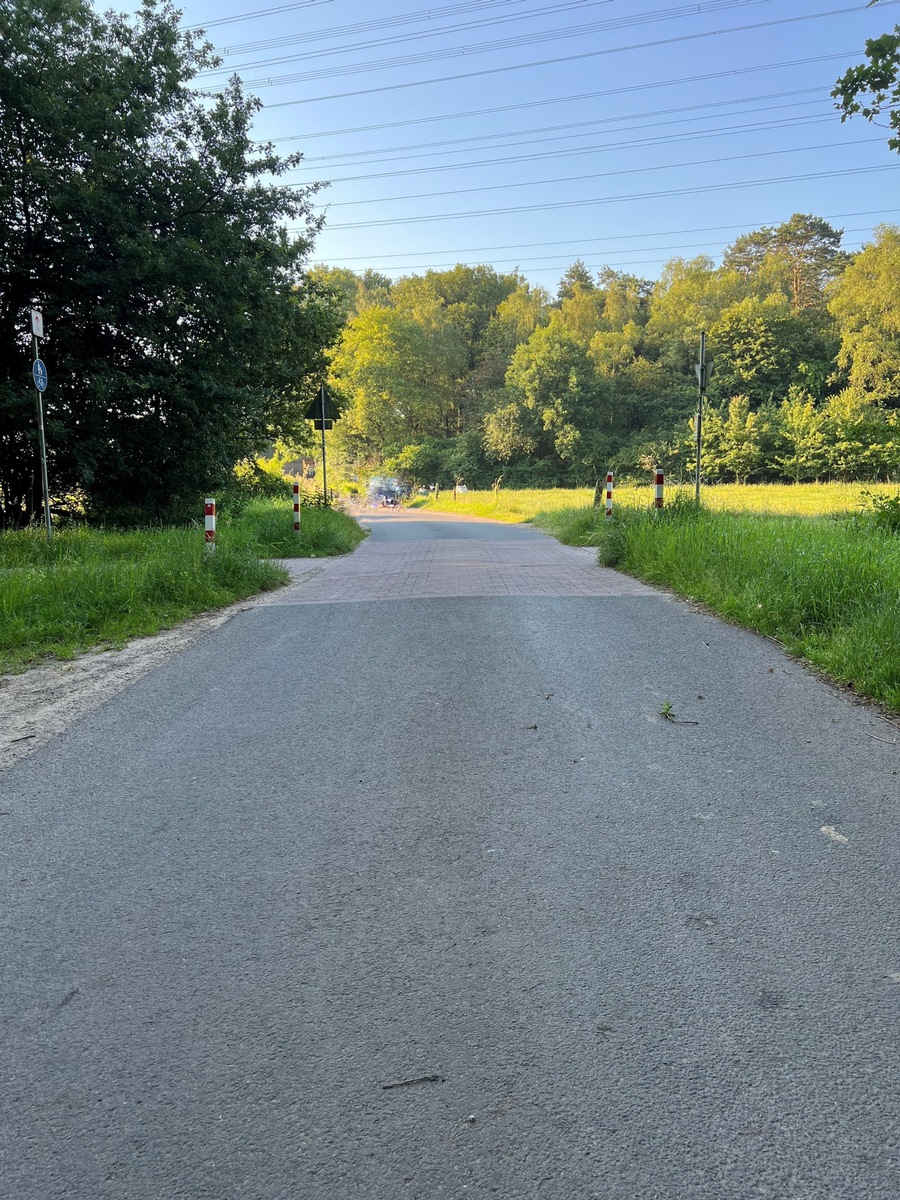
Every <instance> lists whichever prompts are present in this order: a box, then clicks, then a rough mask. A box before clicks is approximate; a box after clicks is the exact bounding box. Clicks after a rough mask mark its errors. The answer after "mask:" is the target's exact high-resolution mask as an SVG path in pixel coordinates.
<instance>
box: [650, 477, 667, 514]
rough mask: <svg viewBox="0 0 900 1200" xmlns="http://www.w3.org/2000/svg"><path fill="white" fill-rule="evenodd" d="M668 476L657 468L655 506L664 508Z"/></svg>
mask: <svg viewBox="0 0 900 1200" xmlns="http://www.w3.org/2000/svg"><path fill="white" fill-rule="evenodd" d="M665 482H666V477H665V475H663V473H662V471H660V470H657V472H656V480H655V489H654V491H655V495H654V498H653V507H654V508H662V506H663V487H664V486H665Z"/></svg>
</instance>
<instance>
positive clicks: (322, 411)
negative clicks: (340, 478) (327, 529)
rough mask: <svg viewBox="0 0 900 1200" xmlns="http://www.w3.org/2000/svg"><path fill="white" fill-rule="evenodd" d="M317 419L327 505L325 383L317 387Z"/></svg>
mask: <svg viewBox="0 0 900 1200" xmlns="http://www.w3.org/2000/svg"><path fill="white" fill-rule="evenodd" d="M319 420H320V421H321V423H322V496H323V498H324V501H325V507H326V508H327V507H328V467H327V466H326V464H325V422H326V417H325V384H324V383H323V384H322V386H321V388H320V389H319Z"/></svg>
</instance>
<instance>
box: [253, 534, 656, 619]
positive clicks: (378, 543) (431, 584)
mask: <svg viewBox="0 0 900 1200" xmlns="http://www.w3.org/2000/svg"><path fill="white" fill-rule="evenodd" d="M401 519H402V518H401ZM284 565H285V566H286V567H287V568H288V569H289V570H291V572H292V573H293V574H295V575H297V576H298V579H297V581H296V582H295V583H291V584H289V585H288V586H287V587H286V588H283V589H281V590H280V591H278V592H275V593H273V594H272V596H271V599H270V601H269V602H270V603H272V604H335V603H342V602H352V601H361V600H425V599H433V598H436V597H448V596H659V594H660V593H659V592H656V591H654V590H653V589H652V588H649V587H646V586H645V585H644V584H642V583H638V582H637V580H635V579H631V578H630V577H629V576H627V575H620V574H619V573H618V572H617V571H612V570H609V569H608V568H605V567H598V566H597V565H596V552H595V551H593V550H582V549H575V548H573V547H571V546H563V545H560V543H558V542H556V541H554V540H553V539H551V538H549V537H545V536H541V535H538V534H535V535H534V536H533V537H528V538H525V537H523V538H513V539H500V538H498V539H497V540H496V541H493V540H487V539H481V538H478V539H476V538H435V539H427V538H422V539H419V540H403V541H392V540H391V541H389V540H384V541H382V540H380V539H374V538H370V539H369V540H368V541H366V542H363V544H362V545H361V546H360V547H359V549H358V550H356V551H355V552H354V553H353V554H351V555H348V556H346V557H345V558H340V559H331V560H329V561H328V562H327V563H325V564H323V565H322V568H321V569H320V570H318V571H317V572H316V574H315V575H314V577H313V578H309V571H310V563H309V561H308V560H299V559H286V560H284Z"/></svg>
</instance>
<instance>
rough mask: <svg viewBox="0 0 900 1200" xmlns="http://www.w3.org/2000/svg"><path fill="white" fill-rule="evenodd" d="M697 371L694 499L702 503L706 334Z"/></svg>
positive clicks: (701, 344)
mask: <svg viewBox="0 0 900 1200" xmlns="http://www.w3.org/2000/svg"><path fill="white" fill-rule="evenodd" d="M694 370H695V371H696V372H697V383H698V385H699V386H698V388H697V416H696V420H695V430H694V432H695V434H696V436H697V462H696V467H695V469H694V499H695V501H696V502H697V504H699V503H700V450H701V447H702V445H703V394H704V392H705V391H706V384H707V380H708V378H709V364H708V363H707V361H706V334H705V333H701V334H700V361H699V362H698V363H697V365H696V366H695V367H694Z"/></svg>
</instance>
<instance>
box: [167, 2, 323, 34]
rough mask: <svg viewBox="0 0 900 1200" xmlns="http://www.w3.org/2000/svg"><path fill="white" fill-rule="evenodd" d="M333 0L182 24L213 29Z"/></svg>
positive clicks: (284, 5)
mask: <svg viewBox="0 0 900 1200" xmlns="http://www.w3.org/2000/svg"><path fill="white" fill-rule="evenodd" d="M331 3H333V0H300V3H298V4H280V5H279V6H278V7H277V8H255V9H251V11H250V12H244V13H235V14H234V16H231V17H218V18H217V19H216V20H215V21H204V22H203V23H202V24H200V25H182V26H181V28H182V29H212V28H213V26H217V25H236V24H237V23H238V21H257V20H259V19H260V18H261V17H272V16H276V15H278V14H279V13H286V12H296V11H297V9H299V8H317V7H318V6H319V5H320V4H331Z"/></svg>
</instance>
